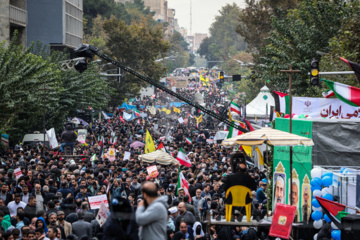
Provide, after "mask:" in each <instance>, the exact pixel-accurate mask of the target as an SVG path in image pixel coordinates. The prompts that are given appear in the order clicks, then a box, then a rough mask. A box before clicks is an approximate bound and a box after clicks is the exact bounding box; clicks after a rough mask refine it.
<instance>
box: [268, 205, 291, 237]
mask: <svg viewBox="0 0 360 240" xmlns="http://www.w3.org/2000/svg"><path fill="white" fill-rule="evenodd" d="M295 211H296V207H295V206H290V205H286V204H281V203H278V204H276V208H275V213H274V217H273V220H272V223H271V226H270V232H269V236H272V237H279V238H284V239H289V237H290V233H291V228H292V223H293V221H294V217H295Z"/></svg>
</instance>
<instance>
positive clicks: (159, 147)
mask: <svg viewBox="0 0 360 240" xmlns="http://www.w3.org/2000/svg"><path fill="white" fill-rule="evenodd" d="M156 150H161V151H163V152H166V150H165V147H164V143H163V142H161V143H160V144H159V145H158V146H157V148H156Z"/></svg>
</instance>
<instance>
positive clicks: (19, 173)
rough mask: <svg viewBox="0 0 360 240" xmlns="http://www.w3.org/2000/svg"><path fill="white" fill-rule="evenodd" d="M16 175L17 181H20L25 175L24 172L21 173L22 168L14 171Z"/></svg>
mask: <svg viewBox="0 0 360 240" xmlns="http://www.w3.org/2000/svg"><path fill="white" fill-rule="evenodd" d="M14 173H15V177H16V179H19V178H20V177H21V176H22V175H23V174H22V172H21V168H16V169H15V170H14Z"/></svg>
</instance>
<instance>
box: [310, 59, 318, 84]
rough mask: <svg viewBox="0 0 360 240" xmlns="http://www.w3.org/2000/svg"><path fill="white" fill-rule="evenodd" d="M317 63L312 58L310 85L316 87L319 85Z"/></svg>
mask: <svg viewBox="0 0 360 240" xmlns="http://www.w3.org/2000/svg"><path fill="white" fill-rule="evenodd" d="M319 72H320V71H319V61H318V60H316V59H315V58H313V59H312V60H311V64H310V84H311V85H313V86H317V85H319V83H320V75H319Z"/></svg>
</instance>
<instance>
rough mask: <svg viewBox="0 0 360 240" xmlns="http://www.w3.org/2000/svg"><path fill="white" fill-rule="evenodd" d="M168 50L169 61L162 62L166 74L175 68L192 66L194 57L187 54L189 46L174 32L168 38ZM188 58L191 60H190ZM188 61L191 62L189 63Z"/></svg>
mask: <svg viewBox="0 0 360 240" xmlns="http://www.w3.org/2000/svg"><path fill="white" fill-rule="evenodd" d="M169 44H170V50H169V55H170V57H169V59H165V60H164V62H165V64H166V67H167V72H168V73H171V72H172V71H174V70H175V69H176V68H184V67H189V66H191V65H193V64H194V62H195V61H194V58H195V56H194V55H193V54H191V55H190V54H189V53H188V47H189V44H188V43H187V42H186V41H185V39H184V37H183V36H182V35H181V34H180V33H179V32H176V31H175V32H174V34H173V35H171V36H170V38H169ZM190 56H191V57H192V59H190ZM190 60H191V61H192V62H190Z"/></svg>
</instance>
